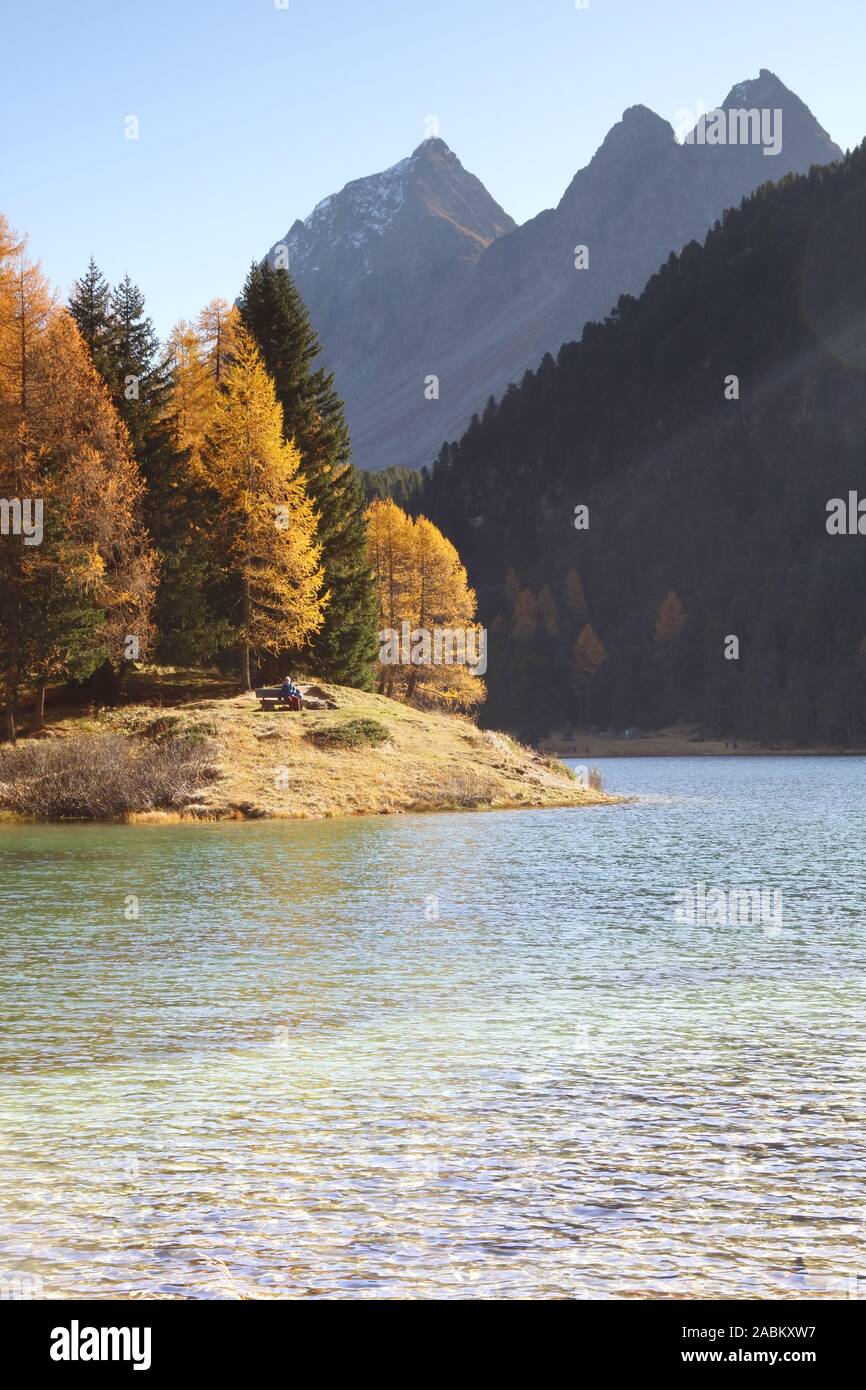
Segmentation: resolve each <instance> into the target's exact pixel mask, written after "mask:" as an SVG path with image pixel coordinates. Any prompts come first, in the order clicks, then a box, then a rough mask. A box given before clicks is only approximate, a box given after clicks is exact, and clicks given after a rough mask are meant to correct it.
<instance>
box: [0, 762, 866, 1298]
mask: <svg viewBox="0 0 866 1390" xmlns="http://www.w3.org/2000/svg"><path fill="white" fill-rule="evenodd" d="M602 766H603V768H604V772H605V777H606V784H607V786H608V788H609V789H611V790H623V791H628V792H636V793H638V794H639V796H640V799H639V800H638V801H637V802H636V803H635V804H633V805H629V806H615V807H604V808H593V809H584V810H579V809H578V810H573V811H563V810H556V811H533V812H508V813H493V814H476V815H473V814H464V815H432V816H412V817H410V816H405V817H397V818H390V819H388V818H377V819H365V820H352V821H345V822H333V821H332V822H328V823H322V824H313V823H307V824H304V823H299V824H290V823H288V824H279V823H273V824H268V823H260V824H246V825H244V824H226V825H221V826H206V825H202V826H195V825H191V826H178V825H169V826H149V827H130V828H125V827H110V828H94V827H86V826H68V827H33V828H30V827H27V828H21V827H9V826H0V868H2V872H0V969H2V981H0V1039H2V1040H0V1067H2V1073H3V1084H2V1100H0V1227H2V1252H0V1275H3V1276H5V1277H6V1278H7V1279H8V1278H11V1277H13V1276H15V1275H17V1276H18V1277H21V1276H22V1275H29V1276H31V1278H34V1279H38V1280H40V1281H41V1287H42V1289H43V1290H44V1293H45V1294H46V1296H52V1297H75V1296H78V1297H106V1296H132V1295H135V1296H156V1295H159V1296H163V1297H166V1296H168V1297H170V1296H181V1297H199V1298H213V1297H236V1296H238V1295H241V1294H242V1295H246V1296H249V1297H254V1298H267V1297H286V1296H292V1297H322V1296H329V1297H374V1298H375V1297H424V1296H435V1297H443V1296H444V1297H467V1296H469V1297H551V1296H552V1297H578V1298H580V1297H595V1298H597V1297H611V1298H622V1297H676V1296H680V1297H681V1296H696V1297H707V1298H709V1297H745V1298H748V1297H756V1296H769V1297H792V1298H803V1297H808V1296H818V1297H826V1296H828V1295H831V1296H837V1297H838V1296H839V1295H840V1293H841V1294H843V1295H844V1294H848V1295H850V1293H851V1290H852V1289H853V1290H854V1291H855V1294H856V1290H857V1288H858V1287H859V1290H860V1295H861V1296H862V1295H863V1294H864V1293H866V1280H864V1276H866V1258H864V1253H866V1252H864V1245H866V1194H864V1188H863V1158H864V1142H863V1141H864V1125H863V1117H864V1116H863V1109H864V1107H863V1101H864V1082H863V1074H864V1073H863V1060H864V1044H863V1038H864V993H866V991H864V958H866V945H864V878H863V871H862V861H863V853H864V851H863V845H864V838H866V837H864V830H866V762H863V761H858V760H855V759H807V758H798V759H782V758H778V759H762V760H757V759H756V760H751V759H749V760H746V759H736V760H734V759H731V760H723V759H638V760H632V759H623V760H619V761H611V762H608V763H606V764H602ZM701 882H703V883H704V884H705V885H707V888H709V887H711V886H715V887H718V888H721V889H723V890H725V891H727V890H728V889H730V888H732V887H733V888H737V887H745V886H749V887H755V888H758V889H762V890H765V891H767V892H768V893H772V892H779V893H781V895H782V896H781V901H782V909H783V911H782V925H781V929H780V927H779V925H778V924H777V923H776V922H775V921H773V920H770V919H769V918H768V919H767V920H766V921H760V920H751V921H746V922H730V921H722V922H713V923H708V922H695V923H692V924H690V923H688V922H681V921H677V920H676V917H675V905H676V901H677V898H676V894H677V892H678V890H685V889H689V888H692V889H694V888H695V886H696V885H697V884H699V883H701ZM858 1279H859V1285H858V1284H857V1283H856V1281H857V1280H858Z"/></svg>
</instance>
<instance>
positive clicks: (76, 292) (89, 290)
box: [69, 256, 114, 378]
mask: <svg viewBox="0 0 866 1390" xmlns="http://www.w3.org/2000/svg"><path fill="white" fill-rule="evenodd" d="M69 312H70V314H71V315H72V317H73V318H74V319H75V322H76V323H77V325H78V331H79V333H80V334H81V336H82V338H83V339H84V341H85V343H86V344H87V350H88V352H89V353H90V357H91V360H92V362H93V365H94V366H95V367H96V370H97V371H98V372H99V373H100V375H101V376H102V377H103V378H107V377H108V374H109V372H110V371H111V362H112V356H113V353H112V339H113V334H114V324H113V320H112V316H111V286H110V285H109V283H108V281H107V280H106V278H105V276H104V275H103V274H102V271H101V270H100V269H99V266H98V265H97V264H96V261H95V260H94V259H93V257H92V256H91V257H90V264H89V265H88V267H87V270H86V271H85V273H84V275H82V277H81V279H80V280H76V281H75V284H74V285H73V286H72V293H71V295H70V296H69Z"/></svg>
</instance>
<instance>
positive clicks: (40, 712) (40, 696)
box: [33, 685, 45, 733]
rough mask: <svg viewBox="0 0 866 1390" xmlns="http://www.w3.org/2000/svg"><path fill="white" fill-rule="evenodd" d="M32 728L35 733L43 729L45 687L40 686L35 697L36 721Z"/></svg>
mask: <svg viewBox="0 0 866 1390" xmlns="http://www.w3.org/2000/svg"><path fill="white" fill-rule="evenodd" d="M33 728H34V729H35V731H36V732H37V733H41V731H42V730H43V729H44V728H45V686H44V685H40V687H39V690H38V692H37V695H36V719H35V720H34V723H33Z"/></svg>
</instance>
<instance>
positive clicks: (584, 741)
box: [540, 726, 866, 760]
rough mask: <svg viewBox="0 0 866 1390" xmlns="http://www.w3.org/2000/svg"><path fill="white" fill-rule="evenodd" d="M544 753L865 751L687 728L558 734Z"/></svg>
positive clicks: (804, 754)
mask: <svg viewBox="0 0 866 1390" xmlns="http://www.w3.org/2000/svg"><path fill="white" fill-rule="evenodd" d="M540 747H541V749H542V751H543V752H544V753H549V754H551V755H552V756H553V757H557V758H576V759H578V760H583V759H586V758H708V757H711V758H712V757H725V758H732V757H740V758H764V757H769V758H782V757H790V758H858V757H864V756H866V748H857V747H854V748H845V747H838V748H837V747H833V746H832V745H827V744H816V745H814V746H811V747H810V746H808V745H807V746H805V747H800V746H795V745H786V744H773V743H753V742H750V741H748V740H746V739H727V740H726V739H724V738H716V739H708V738H701V737H699V735H698V734H697V733H696V732H695V730H694V729H692V728H689V727H688V726H676V727H674V728H670V729H655V730H648V731H646V732H644V731H642V730H641V731H639V732H638V733H636V734H634V735H632V736H630V737H627V736H626V735H625V734H624V733H622V734H618V735H607V734H581V733H574V734H568V733H558V734H553V735H551V736H550V737H549V738H544V739H542V740H541V742H540Z"/></svg>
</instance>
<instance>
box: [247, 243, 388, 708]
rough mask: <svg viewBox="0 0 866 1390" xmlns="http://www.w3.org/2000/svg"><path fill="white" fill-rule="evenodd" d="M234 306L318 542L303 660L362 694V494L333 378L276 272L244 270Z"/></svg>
mask: <svg viewBox="0 0 866 1390" xmlns="http://www.w3.org/2000/svg"><path fill="white" fill-rule="evenodd" d="M238 307H239V309H240V312H241V317H242V319H243V322H244V324H245V326H246V328H247V329H248V330H249V332H250V333H252V335H253V337H254V339H255V341H256V343H257V344H258V347H259V351H260V352H261V355H262V359H263V361H264V364H265V367H266V369H267V371H268V373H269V375H270V376H271V377H272V378H273V380H274V384H275V386H276V392H277V399H278V400H279V402H280V404H281V405H282V407H283V431H284V435H285V438H286V439H287V440H294V443H295V444H296V446H297V448H298V451H299V453H300V456H301V470H302V474H303V477H304V481H305V484H306V487H307V491H308V493H309V495H310V497H311V498H312V500H313V503H314V506H315V509H316V513H317V516H318V539H319V543H320V545H321V547H322V566H323V568H324V572H325V588H326V591H327V593H328V594H329V602H328V606H327V610H326V613H325V618H324V623H323V625H322V627H321V629H320V630H319V632H318V633H317V634H316V635H315V636H314V637H313V639H312V653H311V658H310V659H311V662H312V664H313V665H314V667H315V670H316V672H317V674H319V675H321V676H322V677H324V678H325V679H326V680H333V681H337V682H339V683H340V684H343V685H353V686H357V687H360V688H361V689H364V690H369V689H371V688H372V684H373V662H374V660H375V656H376V597H375V588H374V582H373V576H372V574H371V570H370V564H369V558H368V554H367V528H366V522H365V515H364V490H363V486H362V482H361V478H360V475H359V474H358V472H357V471H356V469H355V468H354V467H353V466H352V464H351V463H350V454H351V445H350V443H349V431H348V429H347V426H346V421H345V416H344V413H343V403H342V401H341V400H340V397H339V396H338V395H337V392H336V391H335V390H334V379H333V376H332V375H331V374H330V373H327V372H325V371H324V370H323V369H322V368H314V367H313V362H314V360H315V358H316V357H317V356H318V354H319V352H320V350H321V349H320V345H319V341H318V338H317V337H316V334H315V332H314V330H313V327H312V324H311V323H310V316H309V313H308V312H307V308H306V305H305V304H304V302H303V300H302V299H301V296H300V295H299V293H298V291H297V289H296V287H295V284H294V282H293V281H292V279H291V277H290V276H289V274H288V272H287V271H286V270H282V269H280V270H272V269H271V267H270V265H269V264H268V263H267V262H265V263H264V264H262V265H256V264H254V265H253V266H252V267H251V269H250V272H249V275H248V276H247V281H246V284H245V285H244V289H243V293H242V294H241V297H240V299H239V301H238Z"/></svg>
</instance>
